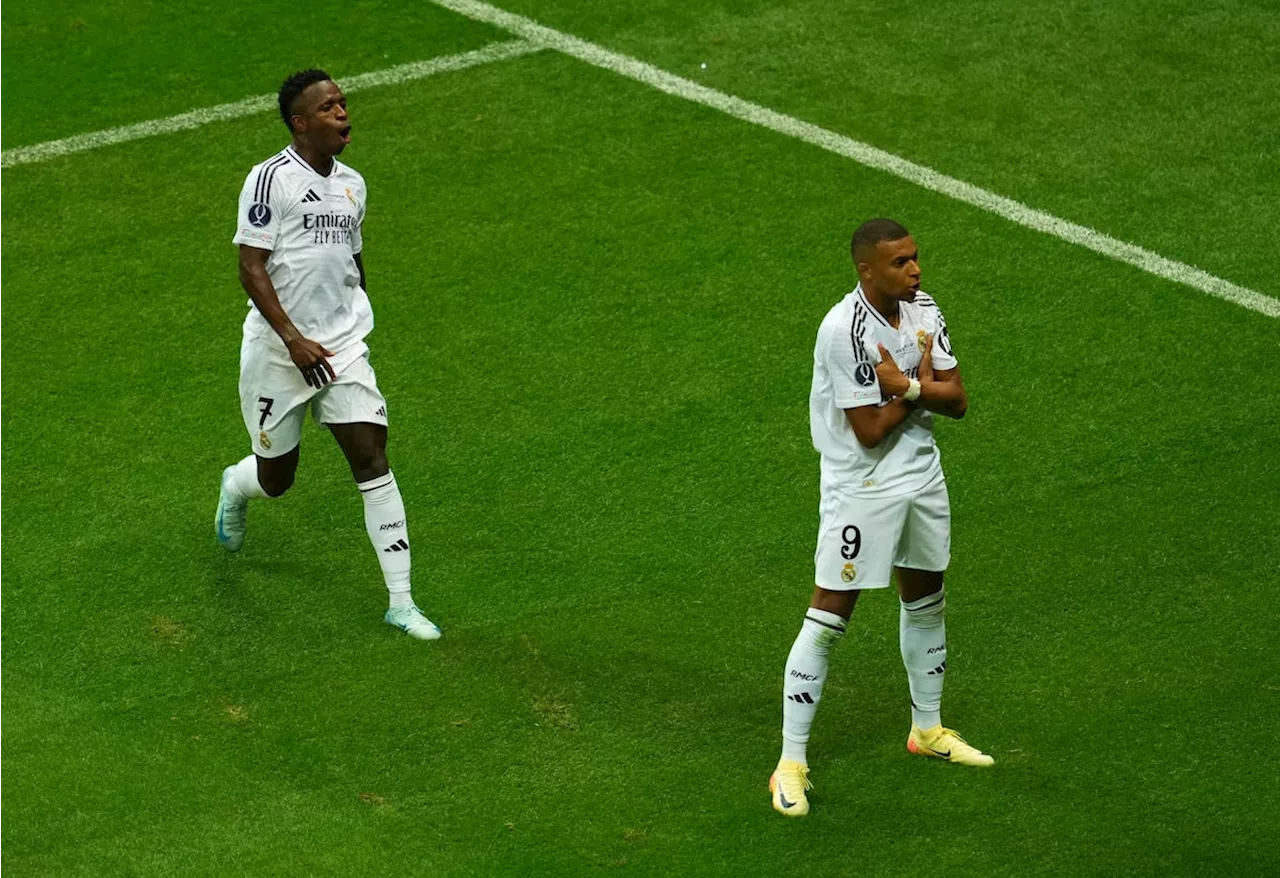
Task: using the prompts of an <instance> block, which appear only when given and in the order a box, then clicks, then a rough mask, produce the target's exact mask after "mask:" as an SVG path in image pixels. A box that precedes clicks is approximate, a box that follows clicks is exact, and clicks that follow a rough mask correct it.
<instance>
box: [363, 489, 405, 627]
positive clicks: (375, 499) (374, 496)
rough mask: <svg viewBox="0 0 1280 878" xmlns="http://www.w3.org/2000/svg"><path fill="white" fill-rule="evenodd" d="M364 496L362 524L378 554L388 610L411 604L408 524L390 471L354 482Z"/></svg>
mask: <svg viewBox="0 0 1280 878" xmlns="http://www.w3.org/2000/svg"><path fill="white" fill-rule="evenodd" d="M356 487H357V488H359V489H360V496H361V497H362V498H363V499H364V527H365V530H366V531H367V532H368V534H369V542H371V543H373V548H374V550H375V551H376V552H377V553H378V563H379V564H380V565H381V566H382V576H383V578H384V579H386V581H387V591H388V592H389V593H390V596H391V609H393V610H395V609H399V608H401V607H409V606H412V605H413V595H412V592H411V591H410V586H409V566H410V565H409V527H408V524H407V523H406V521H405V516H404V500H402V499H401V498H400V488H399V486H397V485H396V477H395V476H394V475H392V474H391V473H387V474H386V475H385V476H378V477H377V478H376V479H370V480H369V481H367V482H357V483H356Z"/></svg>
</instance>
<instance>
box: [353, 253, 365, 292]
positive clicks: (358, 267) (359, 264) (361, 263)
mask: <svg viewBox="0 0 1280 878" xmlns="http://www.w3.org/2000/svg"><path fill="white" fill-rule="evenodd" d="M362 256H364V253H357V254H356V255H355V256H352V257H351V258H352V259H354V260H355V261H356V270H357V271H359V272H360V289H362V290H364V291H365V292H366V293H367V292H369V288H368V287H367V286H366V285H365V282H364V259H362V258H361V257H362Z"/></svg>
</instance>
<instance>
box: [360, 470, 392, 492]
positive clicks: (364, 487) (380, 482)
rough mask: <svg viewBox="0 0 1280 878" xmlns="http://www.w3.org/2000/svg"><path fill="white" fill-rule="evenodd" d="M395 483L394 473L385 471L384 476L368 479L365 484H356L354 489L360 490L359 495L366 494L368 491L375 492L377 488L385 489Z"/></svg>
mask: <svg viewBox="0 0 1280 878" xmlns="http://www.w3.org/2000/svg"><path fill="white" fill-rule="evenodd" d="M395 483H396V476H395V473H393V472H391V471H390V470H387V474H386V475H385V476H378V477H377V478H375V479H369V481H367V482H356V487H357V488H359V489H360V493H361V494H368V493H369V492H370V491H376V490H378V489H379V488H386V487H388V486H389V485H394V484H395Z"/></svg>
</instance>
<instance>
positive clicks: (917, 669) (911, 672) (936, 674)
mask: <svg viewBox="0 0 1280 878" xmlns="http://www.w3.org/2000/svg"><path fill="white" fill-rule="evenodd" d="M946 608H947V598H946V594H945V589H941V590H939V591H937V592H935V593H933V594H931V595H927V596H925V597H922V598H921V599H920V600H918V601H911V602H910V603H908V602H906V601H903V602H902V609H901V611H900V612H899V615H898V644H899V646H900V647H901V648H902V663H903V664H904V665H905V666H906V668H907V683H908V685H910V687H911V721H912V722H913V723H915V725H916V728H918V729H931V728H933V727H934V726H936V725H940V724H941V723H942V713H941V711H942V680H943V677H944V676H945V675H946V671H947V626H946V624H945V621H944V611H945V610H946Z"/></svg>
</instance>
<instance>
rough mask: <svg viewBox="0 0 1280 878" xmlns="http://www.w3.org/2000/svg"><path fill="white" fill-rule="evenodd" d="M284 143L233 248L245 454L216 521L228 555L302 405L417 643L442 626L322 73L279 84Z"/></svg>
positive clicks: (398, 614) (336, 93)
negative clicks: (329, 450)
mask: <svg viewBox="0 0 1280 878" xmlns="http://www.w3.org/2000/svg"><path fill="white" fill-rule="evenodd" d="M279 103H280V116H281V117H282V118H283V119H284V124H285V125H286V127H288V129H289V133H290V135H292V143H290V144H289V146H287V147H285V148H284V149H283V150H281V151H280V152H278V153H276V154H275V155H274V156H272V157H271V158H269V159H267V160H266V161H265V162H263V163H261V164H259V165H257V166H255V167H254V169H253V170H252V171H250V172H249V177H248V179H246V180H245V184H244V189H243V190H242V191H241V193H240V217H239V224H238V230H237V232H236V235H235V238H234V239H233V243H236V244H238V245H240V285H241V286H243V287H244V289H245V291H246V292H247V293H248V294H249V298H250V300H251V302H250V307H249V314H248V316H247V317H246V318H245V321H244V339H243V342H242V344H241V347H240V409H241V413H242V414H243V416H244V425H245V428H246V429H247V430H248V431H249V440H250V445H251V446H252V448H253V453H252V454H250V455H249V456H248V457H245V458H244V459H243V460H241V461H240V462H239V463H236V464H233V465H231V466H229V467H227V468H226V469H225V470H224V471H223V473H222V489H221V492H220V495H219V497H218V512H217V517H216V520H215V530H216V533H217V537H218V542H219V543H221V544H222V545H223V547H225V548H226V549H229V550H230V551H232V552H235V551H239V549H240V547H241V545H242V544H243V543H244V537H245V512H246V508H247V506H248V505H249V501H250V500H259V499H265V498H268V497H279V496H280V495H281V494H283V493H284V492H285V491H287V490H289V488H290V487H291V486H292V485H293V479H294V474H295V473H296V471H297V468H298V443H299V441H300V439H301V435H302V425H303V421H304V420H305V418H306V414H307V409H311V411H312V412H313V414H314V417H315V419H316V421H317V422H318V423H321V424H324V425H325V426H327V427H328V428H329V431H330V432H331V433H332V434H333V437H334V439H336V440H337V442H338V445H339V446H340V447H341V448H342V453H343V454H344V455H345V456H346V458H347V463H348V464H350V466H351V475H352V476H353V477H354V478H355V481H356V487H357V488H359V489H360V496H361V498H363V500H364V521H365V529H366V531H367V532H368V534H369V540H370V541H371V542H372V543H373V548H374V551H375V552H377V555H378V561H379V563H380V564H381V565H382V573H383V577H384V578H385V579H386V584H387V591H388V592H389V593H390V608H389V609H388V610H387V613H386V616H385V617H384V618H385V621H386V622H387V623H388V624H390V625H393V626H395V627H396V628H399V629H401V630H403V631H405V632H407V633H408V634H409V635H410V636H412V637H415V638H418V639H419V640H435V639H436V638H438V637H439V636H440V629H439V628H438V627H437V626H436V625H435V624H434V623H433V622H431V620H429V619H427V618H426V616H424V615H423V614H422V611H421V610H419V609H418V607H417V606H416V605H415V604H414V602H413V597H412V593H411V590H410V583H409V557H410V555H409V551H410V550H409V530H408V527H407V525H406V522H405V511H404V501H403V500H402V499H401V497H400V489H399V488H398V487H397V486H396V480H395V476H394V475H392V473H391V467H390V465H389V464H388V463H387V403H386V400H385V399H384V398H383V396H382V393H381V391H379V390H378V383H377V381H376V379H375V376H374V373H373V367H372V366H370V365H369V348H368V346H367V345H366V344H365V342H364V339H365V336H366V335H368V334H369V332H370V331H372V329H373V309H372V308H371V307H370V305H369V297H368V296H367V295H366V293H365V270H364V260H363V258H362V251H363V243H364V242H363V239H362V237H361V226H362V225H363V223H364V217H365V200H366V189H365V183H364V178H363V177H361V176H360V175H359V174H358V173H356V172H355V171H354V170H352V169H351V168H349V167H347V166H346V165H344V164H342V163H341V162H339V161H338V160H337V158H336V156H338V155H339V154H340V153H341V152H342V151H343V150H344V149H345V148H346V146H347V144H348V143H350V142H351V119H350V117H349V115H348V113H347V99H346V97H345V96H344V95H343V93H342V89H340V88H339V87H338V85H337V84H336V83H335V82H334V81H333V80H332V79H330V78H329V75H328V74H327V73H325V72H324V71H322V70H303V71H301V72H299V73H295V74H294V75H293V76H290V77H289V78H288V79H286V80H285V81H284V84H283V85H282V86H280V94H279Z"/></svg>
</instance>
